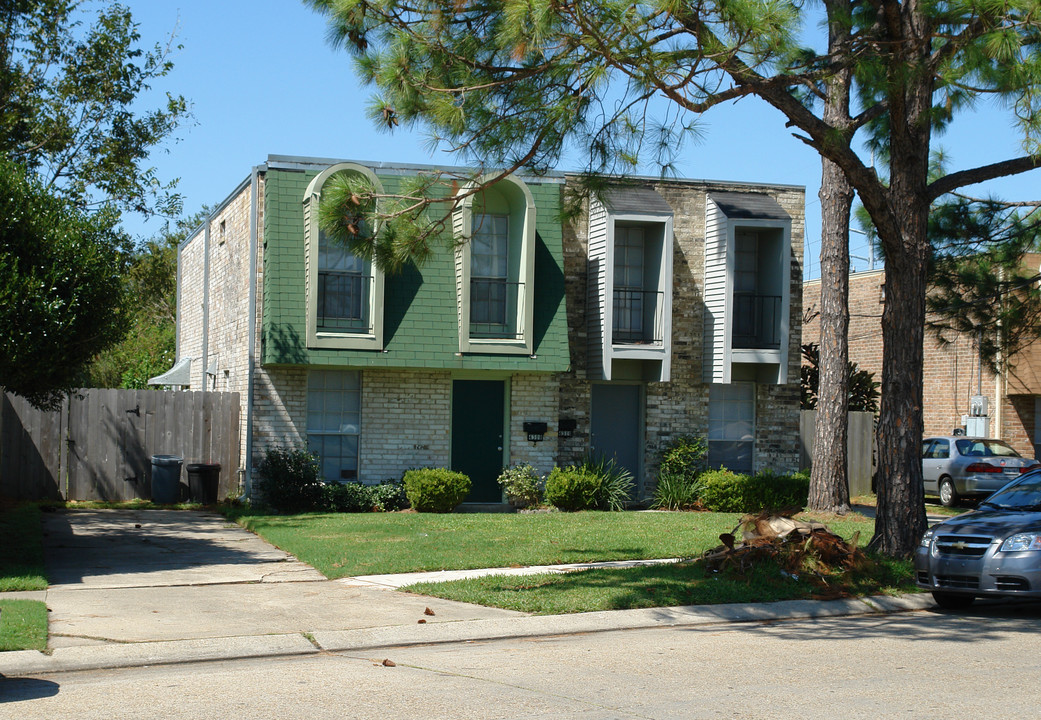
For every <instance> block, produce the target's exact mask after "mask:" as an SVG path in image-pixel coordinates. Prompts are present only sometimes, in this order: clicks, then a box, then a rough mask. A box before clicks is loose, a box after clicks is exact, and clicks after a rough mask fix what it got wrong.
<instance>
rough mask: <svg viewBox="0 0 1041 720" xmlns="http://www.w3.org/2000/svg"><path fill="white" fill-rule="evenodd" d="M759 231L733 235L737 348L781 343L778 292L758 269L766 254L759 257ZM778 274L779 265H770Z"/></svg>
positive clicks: (769, 345) (735, 339)
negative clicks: (769, 286)
mask: <svg viewBox="0 0 1041 720" xmlns="http://www.w3.org/2000/svg"><path fill="white" fill-rule="evenodd" d="M766 242H770V240H769V239H766V238H761V237H760V234H759V233H758V232H754V231H748V230H745V231H741V230H739V231H738V232H736V233H735V235H734V337H733V343H734V347H736V348H777V347H779V346H780V344H781V325H780V320H781V301H782V298H781V292H780V290H779V289H776V288H774V289H773V291H772V292H771V289H770V288H768V287H767V285H768V284H769V282H770V281H771V280H772V281H773V282H776V278H772V277H771V276H769V275H767V274H766V273H764V272H761V271H760V267H761V265H762V264H763V261H764V260H765V259H766V257H769V256H768V255H766V256H764V257H761V256H762V255H763V253H762V250H763V249H762V247H761V245H762V244H763V243H766ZM770 269H771V270H772V271H773V273H774V274H776V275H777V276H778V277H781V276H782V273H781V268H779V267H776V264H775V265H774V266H771V268H770Z"/></svg>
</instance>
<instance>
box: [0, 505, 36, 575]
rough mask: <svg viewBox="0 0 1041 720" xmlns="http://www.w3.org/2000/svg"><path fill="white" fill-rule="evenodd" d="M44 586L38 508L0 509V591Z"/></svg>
mask: <svg viewBox="0 0 1041 720" xmlns="http://www.w3.org/2000/svg"><path fill="white" fill-rule="evenodd" d="M46 588H47V575H46V573H45V572H44V568H43V528H42V526H41V523H40V508H38V507H37V506H36V505H19V506H16V507H9V508H4V509H0V592H5V591H10V590H44V589H46Z"/></svg>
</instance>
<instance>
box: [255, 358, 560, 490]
mask: <svg viewBox="0 0 1041 720" xmlns="http://www.w3.org/2000/svg"><path fill="white" fill-rule="evenodd" d="M254 397H255V405H254V412H255V416H256V421H255V423H254V433H255V434H254V445H253V453H254V458H253V460H254V466H255V465H256V464H257V463H259V462H260V460H261V459H262V458H263V457H264V454H265V453H266V452H267V450H268V448H272V447H286V446H289V447H304V446H305V445H306V443H307V435H306V427H307V369H306V368H303V367H274V366H272V367H267V368H263V369H260V370H258V372H257V382H256V385H255V392H254ZM451 398H452V374H451V373H448V372H445V371H436V370H433V371H426V370H364V371H362V372H361V408H362V410H361V412H362V415H361V429H362V434H361V443H360V446H359V451H358V452H359V457H358V477H359V479H360V480H362V481H363V482H366V483H378V482H380V481H383V480H390V479H398V478H400V477H401V475H402V473H404V472H405V471H406V470H408V469H409V468H415V467H448V466H449V465H450V463H451V447H452V446H451V427H452V412H451V411H452V408H451ZM556 398H557V380H556V378H555V377H554V376H551V375H542V374H516V375H514V376H512V378H510V422H509V427H510V431H509V432H510V445H509V447H510V456H509V459H508V463H507V464H509V465H518V464H521V463H530V464H532V465H533V466H535V468H536V469H537V470H538V471H539V472H540V473H548V472H549V471H550V470H552V469H553V466H554V463H555V457H554V447H553V445H554V444H553V443H552V442H551V439H550V438H547V440H545V441H543V442H539V443H530V442H528V441H527V435H526V433H524V428H523V423H524V422H526V421H544V422H548V423H549V424H550V427H554V422H553V420H554V418H555V416H556V407H557V405H556Z"/></svg>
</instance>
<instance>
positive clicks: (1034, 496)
mask: <svg viewBox="0 0 1041 720" xmlns="http://www.w3.org/2000/svg"><path fill="white" fill-rule="evenodd" d="M986 502H987V505H991V506H996V507H1000V508H1007V509H1014V508H1036V507H1038V506H1041V475H1033V474H1031V475H1027V476H1025V477H1024V478H1023V479H1022V480H1019V481H1017V482H1014V483H1011V484H1009V485H1006V486H1005V487H1004V488H1002V489H1001V490H998V491H997V492H996V493H994V494H993V495H991V496H990V497H989V498H987V501H986Z"/></svg>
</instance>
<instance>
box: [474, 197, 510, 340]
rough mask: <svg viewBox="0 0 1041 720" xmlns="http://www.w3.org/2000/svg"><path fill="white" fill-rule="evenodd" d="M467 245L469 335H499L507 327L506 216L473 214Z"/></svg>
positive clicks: (508, 296)
mask: <svg viewBox="0 0 1041 720" xmlns="http://www.w3.org/2000/svg"><path fill="white" fill-rule="evenodd" d="M471 243H472V245H471V248H470V334H471V336H472V337H503V336H504V335H505V334H506V333H507V331H508V328H509V324H510V317H509V306H510V304H511V303H510V302H509V301H510V298H511V292H510V290H511V285H516V283H512V284H511V283H510V282H509V259H510V218H509V216H507V215H481V214H476V213H475V214H474V216H473V239H472V240H471Z"/></svg>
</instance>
